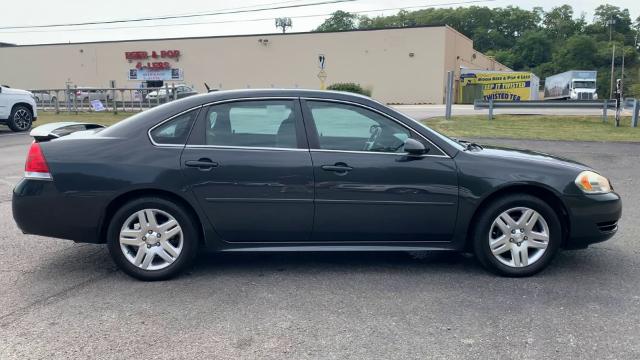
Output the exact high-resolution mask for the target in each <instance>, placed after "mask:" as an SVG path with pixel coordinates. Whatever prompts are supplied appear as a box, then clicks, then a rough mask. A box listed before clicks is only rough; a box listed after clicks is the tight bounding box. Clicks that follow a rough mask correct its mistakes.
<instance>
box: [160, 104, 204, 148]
mask: <svg viewBox="0 0 640 360" xmlns="http://www.w3.org/2000/svg"><path fill="white" fill-rule="evenodd" d="M197 115H198V110H192V111H189V112H187V113H184V114H182V115H180V116H177V117H175V118H173V119H171V120H169V121H167V122H166V123H164V124H162V125H160V126H158V127H157V128H155V129H153V130H151V138H152V139H153V141H155V142H156V143H158V144H172V145H175V144H178V145H182V144H184V143H186V142H187V138H188V137H189V131H190V130H191V125H192V124H193V122H194V121H195V118H196V116H197Z"/></svg>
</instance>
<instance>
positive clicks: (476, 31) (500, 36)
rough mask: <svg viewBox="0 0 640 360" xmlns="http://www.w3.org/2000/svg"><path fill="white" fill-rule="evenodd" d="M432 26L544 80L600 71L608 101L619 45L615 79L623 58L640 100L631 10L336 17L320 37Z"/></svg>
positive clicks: (627, 80)
mask: <svg viewBox="0 0 640 360" xmlns="http://www.w3.org/2000/svg"><path fill="white" fill-rule="evenodd" d="M427 25H431V26H432V25H439V26H443V25H449V26H451V27H453V28H454V29H456V30H457V31H459V32H461V33H462V34H464V35H465V36H467V37H469V38H470V39H472V40H473V43H474V47H475V49H476V50H478V51H480V52H483V53H485V54H487V55H489V56H493V57H495V59H496V60H497V61H499V62H501V63H503V64H505V65H506V66H508V67H510V68H512V69H514V70H518V71H532V72H533V73H535V74H536V75H538V76H539V77H540V78H541V79H542V80H544V79H545V78H546V77H547V76H549V75H553V74H556V73H559V72H563V71H567V70H573V69H577V70H598V94H600V96H601V97H603V98H604V97H608V96H609V87H610V76H611V56H612V48H613V46H614V45H615V47H616V53H615V64H616V72H615V77H616V78H620V77H621V64H622V59H623V57H624V63H625V73H624V85H625V97H626V96H635V97H640V45H639V42H640V38H639V34H640V17H638V18H637V19H635V21H634V20H632V19H631V15H630V13H629V10H628V9H621V8H620V7H617V6H613V5H609V4H606V5H600V6H598V7H597V8H596V9H595V11H594V17H593V19H592V20H591V21H587V19H586V18H585V15H584V14H582V15H576V14H575V12H574V9H573V7H572V6H571V5H562V6H558V7H554V8H552V9H551V10H550V11H544V10H543V9H542V8H540V7H536V8H533V9H532V10H525V9H521V8H519V7H514V6H508V7H505V8H489V7H482V6H470V7H458V8H429V9H423V10H416V11H405V10H402V11H400V12H398V13H397V14H395V15H390V16H376V17H368V16H362V15H357V14H353V13H348V12H345V11H336V12H334V13H333V14H332V16H331V17H329V18H327V19H326V20H325V21H324V22H323V23H322V24H321V25H320V26H319V27H318V28H317V29H315V31H318V32H326V31H345V30H355V29H381V28H390V27H415V26H427Z"/></svg>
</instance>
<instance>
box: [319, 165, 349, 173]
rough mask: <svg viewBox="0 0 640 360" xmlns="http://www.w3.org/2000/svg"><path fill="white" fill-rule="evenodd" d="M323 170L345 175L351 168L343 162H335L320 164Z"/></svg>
mask: <svg viewBox="0 0 640 360" xmlns="http://www.w3.org/2000/svg"><path fill="white" fill-rule="evenodd" d="M320 168H321V169H322V170H324V171H333V172H334V173H336V175H345V174H346V173H348V172H349V171H351V170H353V168H352V167H351V166H349V165H347V164H345V163H335V164H334V165H322V166H321V167H320Z"/></svg>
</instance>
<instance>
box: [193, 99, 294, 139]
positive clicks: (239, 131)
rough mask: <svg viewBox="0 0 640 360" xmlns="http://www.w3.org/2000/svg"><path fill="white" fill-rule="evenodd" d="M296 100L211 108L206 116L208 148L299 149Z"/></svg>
mask: <svg viewBox="0 0 640 360" xmlns="http://www.w3.org/2000/svg"><path fill="white" fill-rule="evenodd" d="M298 112H299V110H298V108H297V106H296V101H294V100H256V101H238V102H232V103H226V104H220V105H214V106H211V107H210V108H209V109H208V111H207V114H206V116H205V121H204V122H205V136H204V140H205V145H215V146H235V147H264V148H297V147H298V138H297V133H298V132H297V129H298V126H300V125H299V119H298Z"/></svg>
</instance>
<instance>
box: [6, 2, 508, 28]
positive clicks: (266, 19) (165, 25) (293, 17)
mask: <svg viewBox="0 0 640 360" xmlns="http://www.w3.org/2000/svg"><path fill="white" fill-rule="evenodd" d="M494 1H497V0H468V1H456V2H447V3H438V4H429V5H416V6H405V7H395V8H385V9H374V10H361V11H351V12H350V13H351V14H366V13H373V12H380V11H392V10H408V9H424V8H430V7H436V6H453V5H469V4H476V3H487V2H494ZM330 15H332V13H324V14H310V15H297V16H295V15H294V16H289V17H290V18H292V19H302V18H313V17H322V16H330ZM273 19H274V18H273V17H268V18H254V19H231V20H217V21H201V22H190V23H177V24H154V25H138V26H111V27H97V28H88V29H63V30H27V31H2V28H0V33H5V34H26V33H40V32H69V31H73V32H76V31H95V30H120V29H143V28H157V27H171V26H195V25H211V24H229V23H240V22H258V21H273Z"/></svg>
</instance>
